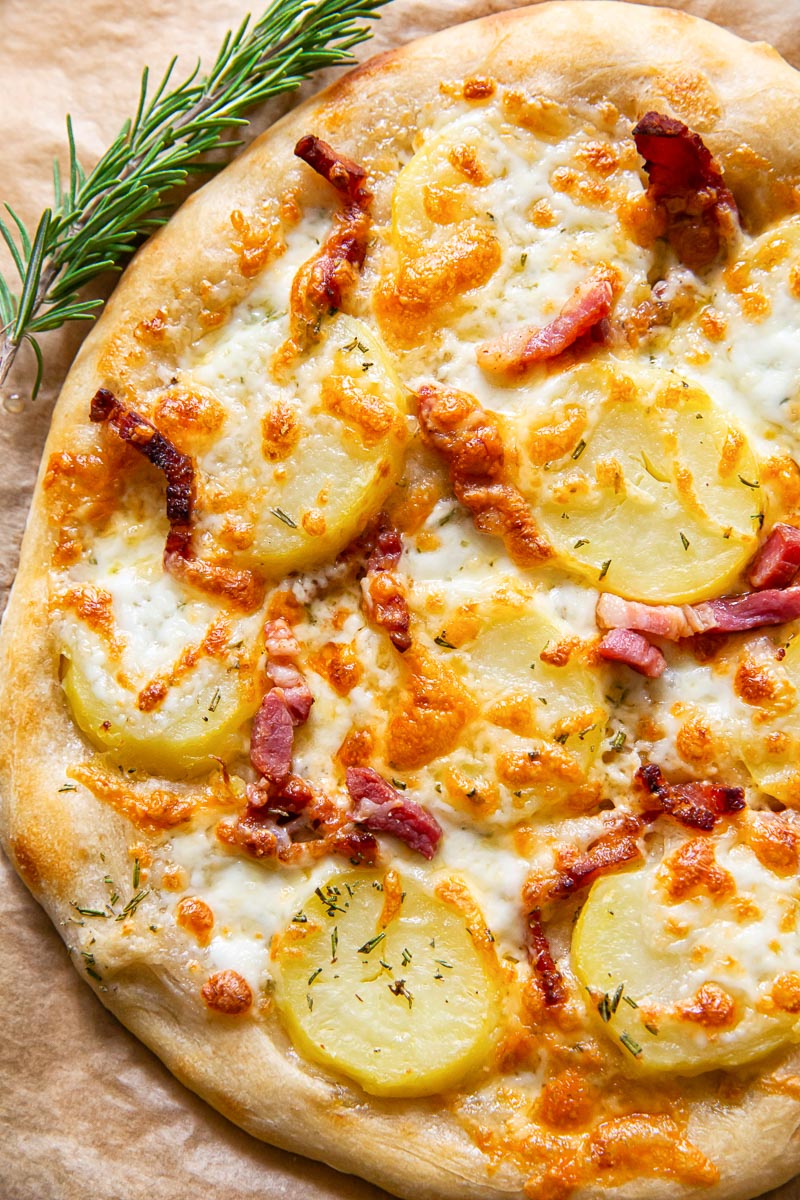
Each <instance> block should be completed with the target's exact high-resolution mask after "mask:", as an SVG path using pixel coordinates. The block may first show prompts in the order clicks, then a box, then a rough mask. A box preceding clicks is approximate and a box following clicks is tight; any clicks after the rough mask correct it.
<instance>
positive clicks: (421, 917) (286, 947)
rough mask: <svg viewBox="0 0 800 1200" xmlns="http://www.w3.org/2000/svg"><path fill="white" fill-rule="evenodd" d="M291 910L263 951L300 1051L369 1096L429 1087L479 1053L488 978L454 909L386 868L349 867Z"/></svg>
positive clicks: (491, 1006) (472, 1065)
mask: <svg viewBox="0 0 800 1200" xmlns="http://www.w3.org/2000/svg"><path fill="white" fill-rule="evenodd" d="M384 884H385V886H384ZM401 897H402V898H401ZM298 917H299V918H300V919H299V920H298V919H297V918H295V920H294V921H293V922H292V924H291V925H290V926H289V928H288V929H287V930H286V931H285V932H284V933H283V934H281V935H279V937H278V939H277V944H276V945H273V957H274V959H275V967H276V1000H277V1003H278V1007H279V1010H280V1013H281V1016H282V1017H283V1020H284V1023H285V1025H286V1028H287V1030H288V1032H289V1035H290V1037H291V1038H292V1041H293V1042H294V1044H295V1045H296V1047H297V1049H298V1050H299V1051H300V1052H301V1053H302V1054H305V1055H307V1056H308V1057H309V1058H312V1059H314V1060H315V1061H317V1062H320V1063H322V1064H323V1065H324V1066H326V1067H331V1068H333V1069H334V1070H336V1071H341V1072H342V1073H343V1074H344V1075H347V1076H349V1077H350V1078H351V1079H355V1080H356V1081H357V1082H358V1083H360V1084H361V1086H362V1087H363V1088H364V1090H365V1091H367V1092H371V1093H373V1094H374V1095H379V1096H428V1095H432V1094H433V1093H435V1092H439V1091H441V1090H442V1089H444V1088H448V1087H452V1086H454V1085H455V1084H456V1083H458V1082H459V1081H460V1080H461V1079H462V1078H463V1077H464V1076H465V1075H467V1074H469V1073H470V1072H471V1071H473V1070H475V1069H476V1068H478V1067H479V1066H480V1065H481V1063H482V1062H483V1061H484V1060H485V1058H486V1056H487V1055H488V1053H489V1051H490V1049H491V1045H492V1034H493V1030H494V1027H495V1024H496V1020H497V1011H498V1009H497V1004H498V1000H497V993H498V985H497V980H496V978H495V977H494V975H493V973H492V971H491V965H490V964H488V963H487V961H486V957H485V954H483V953H482V952H481V950H480V949H479V948H478V947H477V946H476V943H475V942H474V941H473V939H472V937H471V936H470V933H469V930H468V928H467V923H466V921H465V918H464V916H463V915H462V914H461V913H460V912H458V911H457V910H456V909H455V908H452V907H450V906H449V905H448V904H446V903H444V902H443V901H442V900H439V899H438V898H437V897H435V896H434V895H433V894H432V893H431V892H429V891H427V890H426V889H424V888H423V887H421V886H420V885H419V884H418V883H416V882H414V881H413V880H412V879H408V878H403V879H402V880H399V879H398V878H397V876H396V874H395V873H394V872H391V873H390V874H389V875H388V876H386V877H382V876H380V875H375V874H368V873H364V872H349V873H347V874H344V875H339V876H335V877H334V878H333V879H331V880H330V882H329V883H328V884H327V886H326V887H324V888H322V889H319V890H318V891H317V892H316V893H315V894H314V895H312V896H310V897H309V899H308V901H307V902H306V903H305V904H304V905H303V907H302V909H301V911H300V913H299V914H298Z"/></svg>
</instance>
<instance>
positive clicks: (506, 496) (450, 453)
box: [416, 384, 553, 567]
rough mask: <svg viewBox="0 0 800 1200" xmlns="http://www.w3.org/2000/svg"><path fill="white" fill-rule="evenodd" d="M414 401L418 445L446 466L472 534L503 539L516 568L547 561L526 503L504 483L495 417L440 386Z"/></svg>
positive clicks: (548, 555) (471, 399)
mask: <svg viewBox="0 0 800 1200" xmlns="http://www.w3.org/2000/svg"><path fill="white" fill-rule="evenodd" d="M416 399H417V416H418V418H419V425H420V434H421V436H422V440H423V442H424V443H425V444H426V445H427V446H430V447H431V448H432V449H434V450H435V451H437V453H438V454H440V455H441V457H442V458H443V459H444V460H445V462H446V463H447V464H448V466H449V468H450V477H451V479H452V481H453V490H454V491H455V494H456V497H457V498H458V500H460V502H461V503H462V504H463V505H464V506H465V507H466V508H468V509H469V510H470V512H471V513H472V518H473V520H474V522H475V527H476V529H478V530H480V532H481V533H490V534H494V535H495V536H496V537H500V538H502V539H503V541H504V543H505V546H506V549H507V550H508V553H509V555H510V556H511V558H512V559H513V560H514V562H515V563H516V564H517V565H518V566H521V567H531V566H534V565H536V564H538V563H542V562H544V561H545V560H546V559H548V558H551V557H552V555H553V551H552V549H551V547H550V546H549V545H548V544H547V542H546V541H545V540H544V538H543V537H542V536H541V534H540V533H539V531H538V529H537V528H536V525H535V524H534V521H533V518H532V517H531V513H530V508H529V506H528V504H527V502H526V501H525V499H524V498H523V496H522V495H521V494H520V493H519V492H518V491H517V489H516V488H515V487H514V486H513V485H512V484H510V483H508V482H506V480H505V478H504V473H505V448H504V445H503V434H502V428H501V425H500V421H499V419H498V418H497V417H496V416H495V415H494V413H490V412H487V411H486V410H485V409H484V408H482V407H481V405H480V404H479V403H478V401H477V400H476V399H475V398H474V396H470V395H469V394H468V393H467V392H461V391H458V390H457V389H456V388H448V387H443V386H441V385H440V384H425V385H423V386H422V387H421V388H420V389H419V391H418V392H417V396H416Z"/></svg>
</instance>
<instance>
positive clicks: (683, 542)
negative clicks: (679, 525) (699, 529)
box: [681, 530, 691, 550]
mask: <svg viewBox="0 0 800 1200" xmlns="http://www.w3.org/2000/svg"><path fill="white" fill-rule="evenodd" d="M681 545H682V546H683V548H684V550H688V549H689V546H690V545H691V542H690V541H689V539H688V538H687V536H686V534H685V533H684V532H683V530H681Z"/></svg>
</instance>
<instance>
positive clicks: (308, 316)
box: [275, 135, 372, 370]
mask: <svg viewBox="0 0 800 1200" xmlns="http://www.w3.org/2000/svg"><path fill="white" fill-rule="evenodd" d="M294 152H295V154H296V155H297V157H298V158H301V159H302V160H303V162H305V163H308V165H309V166H310V167H311V169H312V170H314V171H316V172H317V174H318V175H321V176H322V178H323V179H326V180H327V181H328V183H330V184H331V186H332V187H334V188H335V189H336V191H337V192H338V193H339V195H340V196H341V198H342V200H343V202H344V205H343V208H342V209H341V211H340V212H337V213H336V214H335V216H334V219H333V227H332V229H331V231H330V233H329V234H328V236H327V237H326V238H325V240H324V242H323V243H322V245H321V246H320V248H319V250H318V251H317V252H316V254H315V255H314V256H313V257H312V258H310V259H308V261H307V262H305V263H303V265H302V266H301V267H300V269H299V271H298V272H297V274H296V275H295V277H294V280H293V282H292V290H291V294H290V297H289V337H288V339H287V341H286V342H285V343H284V345H283V346H282V347H281V349H280V350H279V351H278V355H277V360H276V363H275V366H276V367H277V368H278V369H279V370H280V369H281V368H282V367H284V366H287V365H288V364H290V363H291V362H292V360H293V359H294V358H295V357H296V356H297V355H298V354H299V353H301V352H302V351H303V350H305V348H306V347H307V345H308V343H309V342H310V341H311V340H312V339H313V338H314V337H316V335H317V334H318V333H319V329H320V325H321V323H322V321H323V320H324V318H325V317H326V316H327V315H328V313H330V312H331V311H336V310H337V309H339V308H341V307H342V302H343V300H344V298H345V296H346V295H347V293H348V292H350V291H351V290H352V288H353V286H354V285H355V283H356V281H357V279H358V275H359V272H360V270H361V267H362V266H363V265H364V258H365V257H366V253H367V244H368V241H369V230H370V211H369V210H370V204H371V202H372V195H371V193H370V192H369V190H368V189H367V188H366V187H365V186H364V181H365V179H366V177H367V173H366V171H365V170H364V168H363V167H360V166H359V165H358V163H355V162H353V160H352V159H350V158H346V157H345V156H344V155H343V154H338V153H337V152H336V151H335V150H334V149H333V148H332V147H331V146H329V145H328V143H327V142H323V141H322V140H321V139H320V138H317V137H313V136H311V135H309V136H306V137H302V138H301V139H300V141H299V142H298V143H297V145H296V146H295V149H294Z"/></svg>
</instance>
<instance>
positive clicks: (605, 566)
mask: <svg viewBox="0 0 800 1200" xmlns="http://www.w3.org/2000/svg"><path fill="white" fill-rule="evenodd" d="M610 566H611V559H610V558H607V559H606V561H605V562H604V563H603V565H602V566H601V568H600V574H599V575H598V576H597V578H598V579H605V577H606V575H607V574H608V568H609V567H610Z"/></svg>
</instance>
